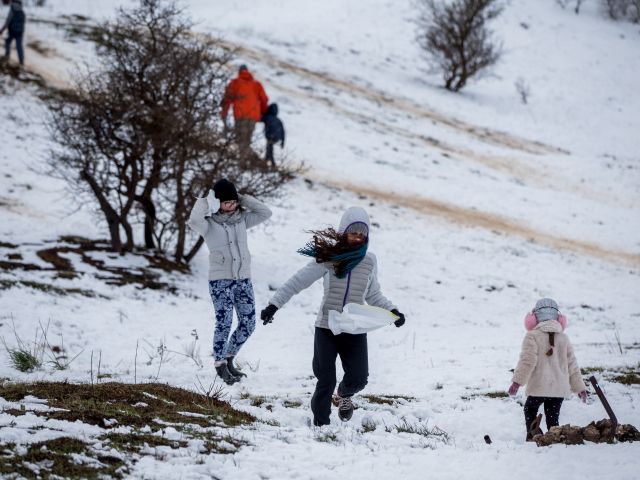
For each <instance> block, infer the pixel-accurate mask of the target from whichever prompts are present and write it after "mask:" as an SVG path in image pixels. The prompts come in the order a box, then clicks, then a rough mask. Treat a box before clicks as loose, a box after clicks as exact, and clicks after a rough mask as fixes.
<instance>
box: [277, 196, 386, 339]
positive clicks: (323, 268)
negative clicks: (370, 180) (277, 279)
mask: <svg viewBox="0 0 640 480" xmlns="http://www.w3.org/2000/svg"><path fill="white" fill-rule="evenodd" d="M358 222H361V223H365V224H366V225H367V227H369V228H370V221H369V215H367V212H366V211H365V210H364V209H363V208H360V207H351V208H349V209H348V210H347V211H346V212H345V213H344V214H343V215H342V219H341V221H340V227H339V228H338V231H339V232H344V231H345V230H346V229H347V227H348V226H349V225H351V224H353V223H358ZM320 278H322V279H323V283H324V295H323V297H322V303H321V304H320V309H319V311H318V316H317V319H316V327H320V328H327V329H328V328H329V323H328V315H329V310H335V311H337V312H342V308H343V307H344V306H345V305H346V304H348V303H357V304H360V305H363V304H364V303H367V304H369V305H373V306H375V307H380V308H384V309H386V310H393V309H394V308H396V307H395V305H394V304H393V303H391V302H390V301H389V300H388V299H387V298H386V297H385V296H384V295H383V294H382V291H381V290H380V284H379V283H378V268H377V261H376V257H375V255H374V254H373V253H371V252H367V254H366V255H365V257H364V258H363V259H362V260H361V261H360V263H358V265H356V266H355V268H354V269H353V270H351V272H349V274H348V275H347V276H346V277H345V278H338V277H337V276H336V275H335V273H334V271H333V264H331V263H317V262H316V261H315V259H314V260H311V261H310V262H309V263H308V264H307V265H306V266H305V267H303V268H302V269H300V270H299V271H298V272H297V273H296V274H294V275H293V276H292V277H291V278H290V279H289V280H287V282H286V283H285V284H284V285H282V286H281V287H280V288H279V289H278V290H277V291H276V293H275V294H274V295H273V297H271V300H269V303H270V304H272V305H275V306H276V307H278V308H281V307H283V306H284V305H285V304H286V303H287V302H288V301H289V300H290V299H291V297H293V296H294V295H296V294H298V293H300V292H301V291H302V290H304V289H305V288H308V287H309V286H311V285H312V284H313V283H314V282H315V281H316V280H319V279H320Z"/></svg>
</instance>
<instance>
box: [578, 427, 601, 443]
mask: <svg viewBox="0 0 640 480" xmlns="http://www.w3.org/2000/svg"><path fill="white" fill-rule="evenodd" d="M582 436H583V437H584V439H585V440H587V441H589V442H596V443H598V442H599V441H600V430H598V427H596V422H591V423H590V424H589V425H587V426H586V427H584V428H583V429H582Z"/></svg>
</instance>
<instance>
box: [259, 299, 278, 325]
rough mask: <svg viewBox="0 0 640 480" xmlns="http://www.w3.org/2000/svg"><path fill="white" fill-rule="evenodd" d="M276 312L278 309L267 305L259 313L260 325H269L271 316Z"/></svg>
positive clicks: (271, 319)
mask: <svg viewBox="0 0 640 480" xmlns="http://www.w3.org/2000/svg"><path fill="white" fill-rule="evenodd" d="M277 311H278V307H276V306H275V305H271V304H269V305H267V308H265V309H264V310H262V311H261V312H260V320H262V324H263V325H266V324H267V323H271V322H272V321H273V316H274V315H275V314H276V312H277Z"/></svg>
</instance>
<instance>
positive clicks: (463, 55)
mask: <svg viewBox="0 0 640 480" xmlns="http://www.w3.org/2000/svg"><path fill="white" fill-rule="evenodd" d="M419 6H420V7H421V13H420V16H419V18H418V20H417V24H418V35H417V40H418V44H419V45H420V47H421V48H422V50H423V51H424V53H425V54H426V56H427V59H428V61H429V63H430V64H431V66H432V69H433V70H435V71H439V72H441V73H442V76H443V79H444V82H445V85H444V86H445V88H446V89H447V90H451V91H454V92H457V91H459V90H460V89H461V88H463V87H464V86H465V85H466V84H467V81H468V80H469V79H470V78H471V77H473V76H475V75H478V74H479V73H480V72H481V71H482V70H484V69H486V68H487V67H490V66H491V65H493V64H495V63H496V62H497V61H498V59H499V58H500V52H501V47H500V46H499V45H497V44H496V43H495V42H494V41H493V40H492V38H491V36H492V35H491V31H490V30H489V29H488V28H487V22H488V21H490V20H492V19H494V18H496V17H497V16H498V15H499V14H500V12H501V11H502V6H501V5H500V4H499V3H498V0H453V1H451V2H443V1H441V0H420V2H419Z"/></svg>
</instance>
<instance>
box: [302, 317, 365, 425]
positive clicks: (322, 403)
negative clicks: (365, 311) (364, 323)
mask: <svg viewBox="0 0 640 480" xmlns="http://www.w3.org/2000/svg"><path fill="white" fill-rule="evenodd" d="M338 355H340V361H341V362H342V369H343V370H344V377H343V378H342V381H341V382H340V385H338V395H340V396H341V397H350V396H352V395H354V394H356V393H358V392H359V391H360V390H362V389H363V388H364V387H365V385H366V384H367V377H368V376H369V359H368V355H367V334H366V333H362V334H359V335H350V334H348V333H341V334H340V335H334V334H333V333H331V330H329V329H327V328H318V327H316V333H315V336H314V342H313V374H314V375H315V376H316V378H317V379H318V382H317V383H316V390H315V392H313V397H311V411H312V412H313V416H314V418H315V420H316V421H317V422H318V423H319V424H322V425H328V424H329V423H330V422H329V416H330V414H331V396H332V394H333V389H334V388H335V386H336V357H337V356H338Z"/></svg>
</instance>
